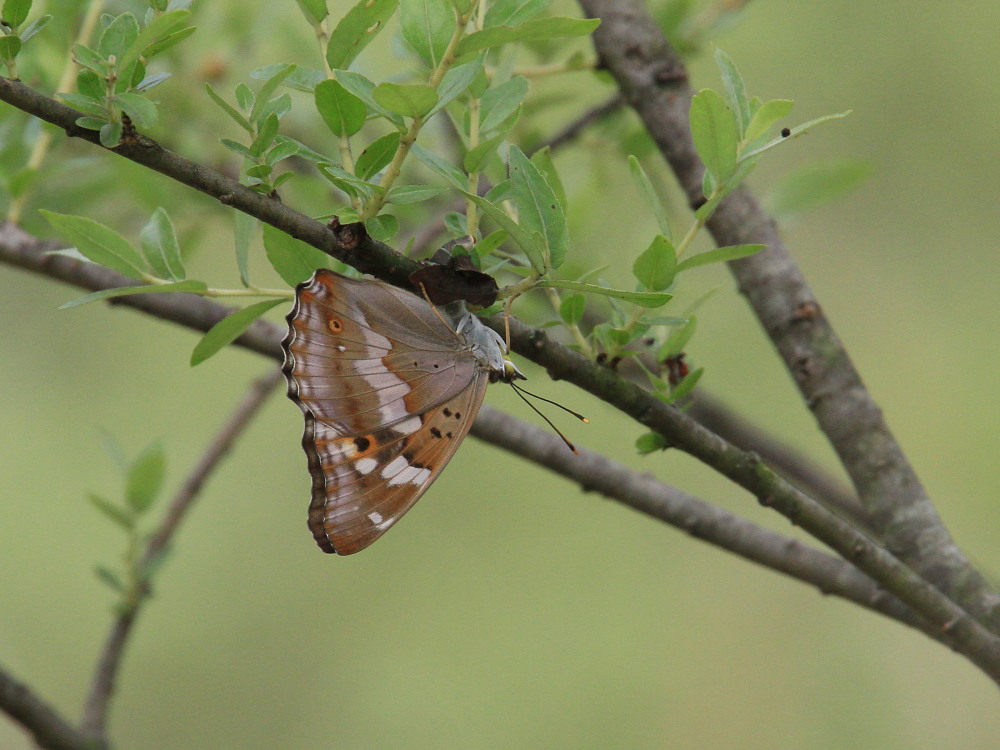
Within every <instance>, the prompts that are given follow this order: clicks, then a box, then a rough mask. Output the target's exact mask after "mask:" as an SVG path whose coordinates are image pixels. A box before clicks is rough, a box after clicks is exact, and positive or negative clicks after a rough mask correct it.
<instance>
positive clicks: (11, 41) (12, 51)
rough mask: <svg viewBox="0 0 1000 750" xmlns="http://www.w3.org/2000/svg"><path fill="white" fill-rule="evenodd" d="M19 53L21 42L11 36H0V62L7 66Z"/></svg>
mask: <svg viewBox="0 0 1000 750" xmlns="http://www.w3.org/2000/svg"><path fill="white" fill-rule="evenodd" d="M20 51H21V40H20V39H19V38H18V37H16V36H14V35H13V34H8V35H7V36H0V62H2V63H3V64H4V65H9V64H11V63H12V62H14V59H15V58H16V57H17V53H18V52H20Z"/></svg>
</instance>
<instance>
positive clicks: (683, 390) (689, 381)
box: [670, 367, 705, 401]
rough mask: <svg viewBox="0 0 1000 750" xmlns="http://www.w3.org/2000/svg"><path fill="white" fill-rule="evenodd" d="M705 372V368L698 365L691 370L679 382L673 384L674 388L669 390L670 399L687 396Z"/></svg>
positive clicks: (676, 399) (675, 399)
mask: <svg viewBox="0 0 1000 750" xmlns="http://www.w3.org/2000/svg"><path fill="white" fill-rule="evenodd" d="M704 374H705V368H704V367H699V368H697V369H696V370H692V371H691V372H689V373H688V374H687V375H685V376H684V379H683V380H681V382H680V383H678V384H677V385H675V386H674V389H673V390H672V391H671V392H670V400H671V401H679V400H680V399H682V398H684V397H685V396H687V395H688V394H689V393H691V391H693V390H694V387H695V386H696V385H698V381H699V380H701V376H702V375H704Z"/></svg>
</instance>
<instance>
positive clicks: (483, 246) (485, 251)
mask: <svg viewBox="0 0 1000 750" xmlns="http://www.w3.org/2000/svg"><path fill="white" fill-rule="evenodd" d="M507 237H508V235H507V232H505V231H504V230H503V229H498V230H496V231H495V232H491V233H490V234H488V235H486V236H485V237H484V238H483V239H481V240H479V242H477V243H476V253H478V254H479V257H480V258H485V257H486V256H487V255H489V254H490V253H492V252H493V251H494V250H496V249H497V248H498V247H500V246H501V245H502V244H503V243H504V242H506V241H507Z"/></svg>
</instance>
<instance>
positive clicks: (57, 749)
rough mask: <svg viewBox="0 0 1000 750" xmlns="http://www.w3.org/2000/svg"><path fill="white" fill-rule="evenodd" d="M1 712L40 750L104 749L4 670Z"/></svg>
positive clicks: (0, 669) (0, 686)
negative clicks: (17, 725)
mask: <svg viewBox="0 0 1000 750" xmlns="http://www.w3.org/2000/svg"><path fill="white" fill-rule="evenodd" d="M0 709H2V710H3V712H4V713H6V714H7V715H8V716H10V717H11V718H12V719H14V720H15V721H16V722H17V723H18V724H20V725H21V726H22V727H24V728H25V730H27V731H28V732H29V733H30V734H31V736H32V738H33V739H34V740H35V743H36V744H37V745H38V746H39V747H44V748H47V750H104V748H106V747H107V745H106V744H105V743H104V742H102V741H94V740H92V739H91V738H89V737H87V736H85V735H84V734H83V732H80V731H79V730H77V729H76V728H75V727H73V726H72V725H71V724H70V723H69V722H67V721H66V719H64V718H63V717H62V716H60V715H59V714H58V713H56V711H55V710H54V709H53V708H52V707H51V706H50V705H48V704H47V703H45V702H44V701H43V700H42V699H41V698H39V697H38V696H37V695H35V694H34V693H33V692H31V689H30V688H29V687H28V686H27V685H25V684H24V683H22V682H20V681H19V680H17V679H16V678H15V677H14V676H13V675H11V673H10V671H9V670H8V669H7V668H6V667H0Z"/></svg>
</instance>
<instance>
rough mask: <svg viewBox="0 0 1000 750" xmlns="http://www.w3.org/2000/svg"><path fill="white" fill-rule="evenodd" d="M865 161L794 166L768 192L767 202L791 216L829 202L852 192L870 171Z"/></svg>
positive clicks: (772, 209)
mask: <svg viewBox="0 0 1000 750" xmlns="http://www.w3.org/2000/svg"><path fill="white" fill-rule="evenodd" d="M871 172H872V166H871V164H870V163H869V162H866V161H856V160H845V161H838V162H833V163H825V164H809V165H806V166H805V167H802V168H800V169H797V170H795V171H794V172H792V173H791V174H789V175H788V176H786V177H785V178H784V180H782V182H781V183H779V184H778V185H777V186H775V187H774V189H772V190H771V192H770V193H769V194H768V195H767V201H766V202H767V206H768V209H769V210H770V212H771V213H772V214H774V215H776V216H779V217H784V218H788V217H791V216H794V215H795V214H798V213H801V212H803V211H807V210H809V209H811V208H815V207H816V206H821V205H823V204H825V203H829V202H830V201H832V200H835V199H837V198H839V197H841V196H842V195H844V194H846V193H849V192H851V191H852V190H854V189H855V188H856V187H858V185H860V184H861V183H862V182H864V181H865V180H866V179H868V177H869V175H871Z"/></svg>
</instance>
